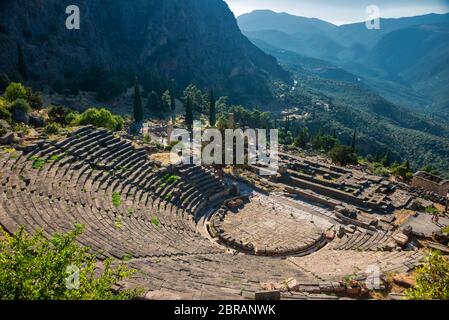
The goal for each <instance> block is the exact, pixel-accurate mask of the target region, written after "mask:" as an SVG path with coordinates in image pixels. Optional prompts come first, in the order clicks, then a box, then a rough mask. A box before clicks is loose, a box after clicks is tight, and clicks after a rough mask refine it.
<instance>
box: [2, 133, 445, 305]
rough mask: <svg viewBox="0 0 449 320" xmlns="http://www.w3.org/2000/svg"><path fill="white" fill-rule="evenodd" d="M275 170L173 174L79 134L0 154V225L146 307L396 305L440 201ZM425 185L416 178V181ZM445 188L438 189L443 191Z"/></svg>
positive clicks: (137, 148) (147, 153) (137, 150)
mask: <svg viewBox="0 0 449 320" xmlns="http://www.w3.org/2000/svg"><path fill="white" fill-rule="evenodd" d="M280 155H281V165H280V170H279V171H278V172H277V173H274V174H272V175H270V176H262V175H259V169H260V168H258V167H256V166H249V165H246V166H227V167H225V166H221V167H218V166H215V167H212V166H211V167H202V166H194V165H171V164H168V163H167V162H166V161H163V160H162V158H163V157H162V156H163V155H161V154H157V152H155V151H153V150H151V148H148V147H147V146H146V145H145V144H143V143H141V142H139V141H138V140H136V139H130V137H129V136H127V135H125V134H123V135H122V136H120V135H119V134H116V133H113V132H111V131H108V130H106V129H97V128H95V127H93V126H83V127H78V128H76V129H74V131H72V132H70V133H68V134H67V135H66V136H65V137H61V138H60V139H54V140H49V139H45V138H44V137H42V136H38V137H36V139H34V140H30V141H28V143H26V144H22V145H20V146H16V148H15V149H11V148H9V149H8V148H2V149H1V151H0V157H1V160H0V166H1V176H0V179H1V185H0V224H1V226H2V227H3V228H4V229H6V231H8V232H9V233H13V232H14V231H15V230H17V228H18V227H19V226H24V227H25V229H26V230H27V231H28V232H30V233H34V232H36V231H37V230H39V229H42V230H43V231H44V234H45V235H46V236H48V237H50V236H51V235H52V234H54V233H63V232H67V231H70V230H73V228H74V226H75V225H77V224H82V225H84V226H85V231H84V233H83V234H82V235H81V237H80V238H79V239H78V240H79V242H80V243H81V244H82V245H84V246H88V247H90V248H91V251H92V252H93V253H94V254H95V255H96V256H97V258H98V261H99V268H101V261H103V260H104V259H105V258H106V257H112V258H114V259H115V261H121V262H123V263H125V264H126V265H128V266H129V267H131V268H133V269H135V270H137V272H136V273H135V274H134V275H133V276H132V277H130V278H129V279H127V280H126V281H124V282H122V283H119V284H118V285H117V290H122V289H125V288H133V287H137V286H139V287H143V288H144V290H145V298H146V299H219V300H222V299H256V300H259V299H300V300H302V299H372V298H374V299H380V298H384V299H401V297H402V296H403V294H402V293H401V292H402V290H403V289H404V288H407V287H408V286H410V284H409V282H408V278H407V277H408V274H409V273H410V272H411V271H412V270H413V269H414V268H415V267H416V266H418V265H420V263H422V261H423V257H424V254H425V251H426V249H427V248H434V249H438V250H440V251H442V252H446V253H447V252H448V247H447V240H448V239H447V236H446V235H445V234H443V233H442V232H441V231H440V229H441V227H442V226H444V225H447V224H448V219H447V218H443V217H441V218H440V219H439V222H438V223H439V224H435V223H433V220H432V216H431V215H430V214H428V213H426V212H425V208H428V207H431V206H433V207H436V208H440V209H441V210H444V209H445V206H446V205H447V203H446V201H447V199H446V197H445V194H442V192H433V191H432V190H427V189H425V188H423V185H422V184H420V185H417V184H416V185H415V184H414V186H411V185H408V184H405V183H402V182H398V181H394V180H393V179H390V178H385V177H381V176H375V175H372V174H369V173H367V172H365V171H363V168H362V167H361V166H347V167H340V166H337V165H334V164H332V163H331V162H330V160H328V159H326V158H323V157H320V156H316V155H315V156H312V155H298V154H296V155H295V154H293V153H290V152H289V151H288V150H282V152H281V153H280ZM422 176H423V174H421V175H419V176H418V178H419V177H422ZM441 185H443V184H441Z"/></svg>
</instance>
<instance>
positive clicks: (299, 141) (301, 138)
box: [293, 127, 310, 148]
mask: <svg viewBox="0 0 449 320" xmlns="http://www.w3.org/2000/svg"><path fill="white" fill-rule="evenodd" d="M309 141H310V137H309V130H308V129H307V127H304V128H302V129H301V131H300V132H299V135H298V138H296V139H295V141H294V143H293V144H294V145H295V146H296V147H300V148H305V147H306V145H307V143H308V142H309Z"/></svg>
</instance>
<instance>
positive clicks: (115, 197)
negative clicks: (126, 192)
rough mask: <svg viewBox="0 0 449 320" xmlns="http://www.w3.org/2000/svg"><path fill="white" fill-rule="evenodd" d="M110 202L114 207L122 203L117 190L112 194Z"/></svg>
mask: <svg viewBox="0 0 449 320" xmlns="http://www.w3.org/2000/svg"><path fill="white" fill-rule="evenodd" d="M112 204H113V205H114V207H119V206H120V205H121V204H122V198H121V196H120V194H119V193H118V192H114V193H113V194H112Z"/></svg>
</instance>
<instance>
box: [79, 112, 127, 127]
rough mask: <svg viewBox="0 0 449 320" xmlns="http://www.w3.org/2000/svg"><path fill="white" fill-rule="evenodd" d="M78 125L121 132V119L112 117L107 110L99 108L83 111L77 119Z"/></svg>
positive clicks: (122, 124) (115, 116) (122, 123)
mask: <svg viewBox="0 0 449 320" xmlns="http://www.w3.org/2000/svg"><path fill="white" fill-rule="evenodd" d="M78 122H79V124H80V125H88V124H91V125H94V126H96V127H99V128H106V129H109V130H114V131H120V130H123V126H124V121H123V118H122V117H120V116H117V115H113V114H112V113H111V112H110V111H109V110H107V109H104V108H101V109H97V108H90V109H87V110H86V111H84V112H83V113H82V114H81V115H80V116H79V117H78Z"/></svg>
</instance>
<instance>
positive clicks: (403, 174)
mask: <svg viewBox="0 0 449 320" xmlns="http://www.w3.org/2000/svg"><path fill="white" fill-rule="evenodd" d="M391 173H392V174H393V175H395V176H397V177H400V178H401V179H402V180H404V181H409V180H411V179H412V178H413V172H412V171H411V170H410V165H409V164H408V162H407V161H405V162H404V163H403V164H401V165H400V164H398V163H394V164H393V165H392V166H391Z"/></svg>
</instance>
